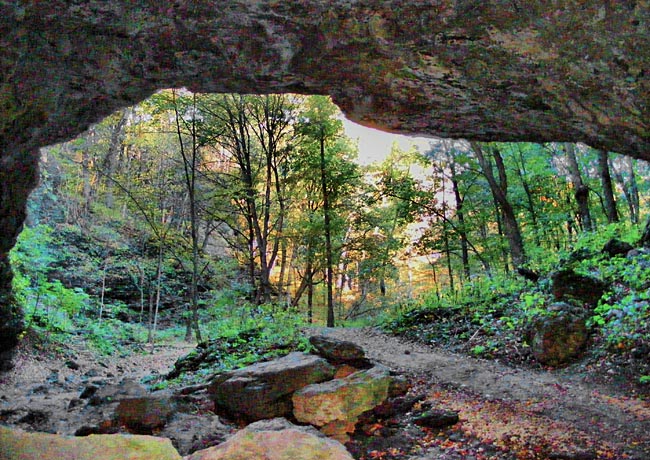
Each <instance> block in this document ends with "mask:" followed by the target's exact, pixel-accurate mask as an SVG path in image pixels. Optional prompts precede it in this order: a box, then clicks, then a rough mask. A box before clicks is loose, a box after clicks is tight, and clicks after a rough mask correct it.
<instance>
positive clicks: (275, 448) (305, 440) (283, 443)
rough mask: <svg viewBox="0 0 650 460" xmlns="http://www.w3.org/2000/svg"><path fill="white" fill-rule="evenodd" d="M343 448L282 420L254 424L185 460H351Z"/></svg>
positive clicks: (316, 433) (312, 431) (313, 431)
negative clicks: (221, 442)
mask: <svg viewBox="0 0 650 460" xmlns="http://www.w3.org/2000/svg"><path fill="white" fill-rule="evenodd" d="M352 458H353V457H352V456H351V455H350V453H349V452H348V451H347V450H346V449H345V447H343V445H342V444H341V443H339V442H337V441H334V440H332V439H328V438H326V437H325V436H323V435H322V434H321V433H319V432H318V431H317V430H315V429H314V428H312V427H305V426H296V425H293V424H291V423H290V422H288V421H287V420H286V419H283V418H276V419H273V420H264V421H261V422H257V423H253V424H251V425H249V426H247V427H246V428H244V429H243V430H241V431H239V432H238V433H237V434H235V435H234V436H233V437H232V438H230V439H228V440H227V441H226V442H224V443H223V444H219V445H218V446H215V447H211V448H209V449H205V450H201V451H198V452H195V453H194V454H192V455H190V456H189V457H186V458H185V460H252V459H265V460H352Z"/></svg>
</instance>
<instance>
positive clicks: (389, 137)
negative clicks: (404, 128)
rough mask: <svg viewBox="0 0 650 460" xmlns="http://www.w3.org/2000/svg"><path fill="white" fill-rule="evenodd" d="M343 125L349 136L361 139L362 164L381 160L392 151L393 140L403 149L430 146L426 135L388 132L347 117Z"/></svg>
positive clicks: (424, 149) (360, 156)
mask: <svg viewBox="0 0 650 460" xmlns="http://www.w3.org/2000/svg"><path fill="white" fill-rule="evenodd" d="M343 127H344V129H345V133H346V134H347V136H348V137H349V138H351V139H352V140H358V141H359V163H360V164H362V165H367V164H370V163H373V162H381V161H382V160H383V159H384V158H386V157H387V156H388V154H389V153H390V149H391V146H392V145H393V142H397V144H398V146H399V148H400V149H402V150H408V149H409V148H410V147H411V145H413V144H415V145H416V146H417V147H418V148H419V150H420V152H426V151H427V150H428V147H429V142H430V139H427V138H425V137H415V136H404V135H400V134H392V133H386V132H384V131H379V130H376V129H372V128H366V127H365V126H361V125H358V124H356V123H353V122H351V121H350V120H348V119H346V118H344V119H343Z"/></svg>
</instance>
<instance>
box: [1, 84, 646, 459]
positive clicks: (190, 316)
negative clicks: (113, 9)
mask: <svg viewBox="0 0 650 460" xmlns="http://www.w3.org/2000/svg"><path fill="white" fill-rule="evenodd" d="M378 153H380V152H378ZM41 155H42V158H41V165H40V168H41V182H40V186H39V187H38V189H37V190H36V191H35V192H34V193H33V195H32V198H31V200H30V204H29V217H28V221H27V224H26V226H25V228H24V230H23V232H22V233H21V235H20V238H19V241H18V244H17V245H16V247H15V248H14V250H13V251H12V253H11V263H12V266H13V268H14V272H15V277H14V290H15V292H16V296H17V299H18V300H19V302H20V303H21V305H22V308H23V310H24V312H25V322H26V330H25V332H24V334H23V337H24V340H26V341H32V342H33V343H35V344H37V346H40V347H41V348H42V349H47V348H57V347H61V346H63V344H65V343H66V341H68V340H69V337H70V336H71V334H77V336H79V334H80V333H81V334H83V337H84V339H85V340H87V341H88V343H89V344H90V345H89V346H90V347H91V348H92V349H93V350H94V351H95V352H96V353H98V354H99V355H104V356H111V355H124V356H126V355H129V354H155V353H156V351H157V349H158V348H159V347H161V346H164V345H165V344H169V343H177V342H181V341H185V342H187V343H189V344H192V345H196V344H202V343H203V344H206V343H209V344H211V345H210V346H213V347H214V352H215V353H217V354H218V356H219V359H218V360H216V361H211V362H210V363H209V366H204V367H201V366H202V365H199V367H198V368H195V369H192V371H193V372H185V371H186V370H187V369H184V370H183V372H179V373H177V375H175V376H174V377H173V378H168V379H165V378H162V377H157V378H154V379H150V381H148V382H147V383H148V384H150V385H152V388H155V389H165V388H168V387H173V386H174V385H190V384H196V383H197V382H200V381H201V379H204V378H205V377H206V376H207V375H209V374H211V373H212V372H214V370H215V367H216V368H219V369H223V370H226V369H233V368H238V367H241V366H244V365H247V364H250V363H254V362H258V361H260V360H268V359H270V358H272V357H276V356H281V355H283V354H286V353H287V352H288V351H291V350H308V349H309V347H310V345H309V341H308V340H307V338H306V337H305V336H304V335H303V334H302V331H303V330H304V329H305V328H309V327H323V326H325V327H328V328H331V327H335V326H336V327H339V326H340V327H366V328H367V327H372V328H379V330H381V331H383V332H384V333H387V334H394V335H398V336H400V337H403V338H406V339H408V340H411V341H413V342H417V343H420V344H424V345H427V346H433V347H441V348H444V349H446V350H449V351H453V352H457V353H461V354H463V355H467V356H471V357H473V358H478V359H483V360H490V361H492V360H495V361H498V362H501V363H505V364H507V365H510V366H513V367H519V368H522V367H523V368H526V369H536V370H543V369H551V370H552V369H556V368H557V369H562V368H564V367H566V366H570V365H574V363H576V362H579V363H582V364H583V365H585V366H588V367H589V369H590V371H591V372H593V373H594V374H595V375H596V376H597V377H595V378H597V380H598V381H600V382H605V383H608V384H614V385H618V384H624V385H627V386H629V387H630V388H633V392H634V394H639V395H647V394H649V393H650V391H649V390H650V359H649V358H648V357H649V355H650V326H649V325H650V290H649V288H650V249H648V247H649V246H650V225H648V226H647V225H645V224H646V221H647V219H648V217H649V216H648V213H647V209H648V208H649V206H650V199H649V197H650V167H649V165H648V164H647V163H646V162H644V161H641V160H635V159H633V158H631V157H629V156H623V155H618V154H616V153H614V152H606V151H601V150H596V149H593V148H590V147H588V146H586V145H583V144H573V143H546V144H536V143H494V142H491V143H485V142H467V141H463V140H447V139H431V140H430V142H429V146H428V148H427V149H421V148H418V147H416V146H415V145H413V146H412V147H411V148H408V149H403V148H401V147H400V146H398V145H397V144H394V145H393V147H392V149H391V151H390V152H386V155H384V156H383V158H381V159H380V160H378V161H376V162H374V163H372V164H367V165H366V164H361V162H360V161H359V160H358V144H357V142H356V140H355V139H351V138H350V137H348V136H347V135H346V133H345V130H344V127H343V118H342V115H341V113H340V111H339V109H338V108H337V107H336V106H335V105H334V104H333V103H332V102H331V100H330V99H329V98H328V97H325V96H301V95H292V94H289V95H265V96H251V95H235V94H221V95H220V94H197V93H191V92H189V91H187V90H165V91H160V92H158V93H156V94H155V95H153V96H152V97H151V98H149V99H147V100H146V101H144V102H142V103H141V104H139V105H137V106H134V107H130V108H125V109H122V110H120V111H118V112H116V113H114V114H113V115H111V116H110V117H108V118H106V119H105V120H103V121H102V122H101V123H99V124H97V125H94V126H92V127H91V128H90V129H89V130H88V131H87V132H86V133H85V134H84V135H82V136H80V137H78V138H77V139H75V140H73V141H70V142H67V143H63V144H58V145H53V146H50V147H47V148H44V149H42V153H41ZM558 318H561V321H560V323H561V325H560V326H558V322H557V321H555V320H557V319H558ZM567 318H569V319H567ZM554 321H555V322H554ZM567 321H568V324H570V325H571V327H570V328H569V329H570V331H569V332H567V331H566V330H564V329H562V330H561V332H558V329H554V328H557V327H564V326H566V324H567ZM576 324H577V325H578V326H576ZM549 325H550V326H549ZM546 327H551V329H550V330H551V334H552V335H558V334H560V335H561V334H564V333H570V334H573V333H574V332H575V331H574V329H575V328H578V329H579V331H580V333H578V334H577V336H578V338H576V337H575V335H576V334H574V335H571V336H570V338H568V339H566V340H567V341H568V342H567V341H564V342H562V343H561V344H560V348H563V350H562V351H566V353H559V356H558V351H557V350H538V349H537V348H535V347H536V345H535V343H536V341H537V342H539V340H542V339H536V338H535V337H536V334H539V333H540V332H539V331H541V330H544V328H546ZM565 329H566V328H565ZM563 340H564V339H563ZM574 340H575V341H577V342H578V343H574V342H573V341H574ZM57 344H58V345H57ZM362 457H363V456H359V458H362ZM363 458H365V457H363ZM368 458H370V457H368ZM382 458H384V457H382ZM385 458H391V457H389V456H386V457H385ZM394 458H399V457H394ZM461 458H462V457H461ZM518 458H538V457H518ZM539 458H543V457H539Z"/></svg>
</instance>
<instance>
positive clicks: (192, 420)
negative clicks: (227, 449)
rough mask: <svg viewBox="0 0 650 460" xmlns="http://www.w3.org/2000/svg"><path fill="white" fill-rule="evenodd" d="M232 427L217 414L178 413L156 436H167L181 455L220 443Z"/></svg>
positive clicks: (228, 435) (229, 435)
mask: <svg viewBox="0 0 650 460" xmlns="http://www.w3.org/2000/svg"><path fill="white" fill-rule="evenodd" d="M232 434H233V429H232V428H231V427H229V426H227V425H224V424H223V423H222V422H221V420H220V419H219V417H218V416H217V415H211V414H209V413H198V414H184V413H179V414H176V415H175V416H174V418H173V419H172V420H170V421H169V422H168V423H167V424H166V425H165V427H164V428H163V430H162V431H160V432H159V433H157V435H158V436H160V437H163V438H168V439H169V440H171V442H172V444H173V445H174V447H175V448H176V450H178V452H179V453H180V454H181V455H189V454H191V453H193V452H196V451H198V450H202V449H207V448H208V447H212V446H216V445H217V444H221V443H222V442H224V441H225V440H226V439H228V438H229V437H231V436H232Z"/></svg>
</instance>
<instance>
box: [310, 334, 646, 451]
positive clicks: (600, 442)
mask: <svg viewBox="0 0 650 460" xmlns="http://www.w3.org/2000/svg"><path fill="white" fill-rule="evenodd" d="M319 332H324V333H326V334H328V335H331V336H333V337H335V338H338V339H340V340H347V341H351V342H354V343H356V344H358V345H360V346H361V347H363V348H364V350H365V351H366V354H367V356H368V357H369V358H370V359H372V360H375V361H378V362H380V363H382V364H384V365H386V366H388V367H389V368H391V369H393V370H395V371H398V372H402V373H404V374H406V375H408V376H409V377H410V379H411V381H412V382H413V385H414V389H413V390H412V391H420V392H424V393H425V394H426V396H427V399H428V400H429V401H430V402H431V403H432V404H433V406H434V407H438V408H440V409H450V410H454V411H458V412H459V415H460V420H461V422H460V423H459V424H458V425H457V426H455V427H454V428H453V429H452V430H450V431H449V432H446V433H432V434H431V435H432V437H431V438H430V439H428V440H427V439H425V440H424V442H423V444H424V445H423V448H422V453H421V454H418V455H416V456H412V457H410V458H411V459H413V460H415V459H422V460H424V459H434V458H440V459H442V458H445V459H447V458H449V459H451V458H474V459H478V458H521V459H526V458H530V459H536V458H539V459H542V458H558V459H562V458H564V459H592V458H593V459H597V458H616V459H618V458H621V459H623V458H634V459H639V460H640V459H650V403H649V402H648V401H647V400H646V401H644V400H642V399H640V398H638V397H637V396H636V395H634V394H624V393H621V392H620V391H619V390H618V389H617V388H613V387H611V386H608V387H605V386H600V385H597V384H594V383H588V382H587V378H588V376H585V375H572V374H571V373H570V372H566V371H534V370H529V369H525V370H524V369H513V368H509V367H505V366H503V365H500V364H498V363H495V362H493V361H486V360H478V359H474V358H469V357H466V356H462V355H457V354H452V353H449V352H445V351H441V350H433V349H430V348H427V347H424V346H422V345H420V344H414V343H408V342H405V341H403V340H400V339H398V338H396V337H393V336H388V335H386V334H384V333H382V332H380V331H378V330H376V329H373V328H363V329H342V328H338V329H330V330H322V331H319ZM488 451H490V452H488ZM382 454H383V455H382ZM376 456H377V457H380V458H388V457H390V456H391V453H390V452H387V453H386V452H378V453H377V454H376ZM393 458H399V455H393Z"/></svg>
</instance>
